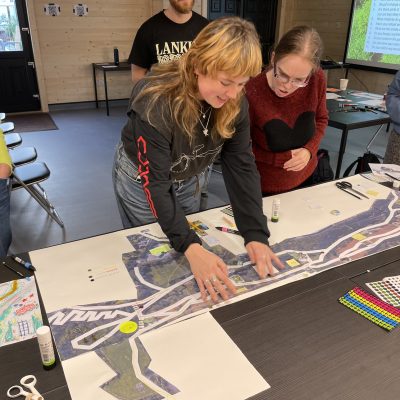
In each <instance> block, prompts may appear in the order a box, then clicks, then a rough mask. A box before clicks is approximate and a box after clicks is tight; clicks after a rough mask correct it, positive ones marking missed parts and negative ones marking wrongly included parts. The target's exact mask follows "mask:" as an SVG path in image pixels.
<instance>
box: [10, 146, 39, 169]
mask: <svg viewBox="0 0 400 400" xmlns="http://www.w3.org/2000/svg"><path fill="white" fill-rule="evenodd" d="M8 154H10V157H11V161H12V163H13V164H14V166H16V167H18V166H19V165H24V164H28V163H31V162H33V161H35V160H36V159H37V152H36V149H35V148H34V147H18V148H16V149H13V150H10V151H9V152H8Z"/></svg>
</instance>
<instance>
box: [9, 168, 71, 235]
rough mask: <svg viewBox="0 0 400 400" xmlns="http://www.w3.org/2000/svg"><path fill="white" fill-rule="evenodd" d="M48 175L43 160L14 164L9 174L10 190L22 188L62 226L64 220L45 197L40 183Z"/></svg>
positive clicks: (48, 172)
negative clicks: (10, 174)
mask: <svg viewBox="0 0 400 400" xmlns="http://www.w3.org/2000/svg"><path fill="white" fill-rule="evenodd" d="M49 176H50V170H49V168H48V167H47V165H46V164H45V163H44V162H33V163H30V164H24V165H20V166H15V168H14V170H13V173H12V176H11V178H12V179H11V190H18V189H21V188H24V189H25V190H26V191H27V192H28V193H29V194H30V195H31V196H32V197H33V198H34V199H35V200H36V201H37V202H38V203H39V205H40V206H41V207H42V208H43V209H44V210H45V211H46V212H47V214H48V215H49V216H50V217H51V218H52V219H53V220H54V221H56V222H57V224H58V225H60V226H61V228H64V222H63V221H62V219H61V218H60V216H59V215H58V212H57V210H56V209H55V208H54V206H53V205H52V204H51V203H50V201H49V199H48V198H47V194H46V191H45V190H44V188H43V187H42V186H41V185H40V183H41V182H43V181H45V180H46V179H47V178H48V177H49Z"/></svg>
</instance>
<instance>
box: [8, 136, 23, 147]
mask: <svg viewBox="0 0 400 400" xmlns="http://www.w3.org/2000/svg"><path fill="white" fill-rule="evenodd" d="M4 141H5V142H6V146H7V148H8V149H13V148H14V147H17V146H19V145H20V144H21V143H22V138H21V135H20V134H19V133H7V134H6V135H4Z"/></svg>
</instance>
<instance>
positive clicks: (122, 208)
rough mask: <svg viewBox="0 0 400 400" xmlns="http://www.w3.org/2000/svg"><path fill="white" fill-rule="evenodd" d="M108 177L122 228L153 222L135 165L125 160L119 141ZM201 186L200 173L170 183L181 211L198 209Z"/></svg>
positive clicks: (127, 159)
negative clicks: (111, 181)
mask: <svg viewBox="0 0 400 400" xmlns="http://www.w3.org/2000/svg"><path fill="white" fill-rule="evenodd" d="M112 178H113V185H114V192H115V196H116V198H117V204H118V209H119V213H120V215H121V220H122V224H123V226H124V228H132V227H134V226H140V225H144V224H149V223H152V222H155V221H156V218H155V217H154V215H153V213H152V212H151V210H150V207H149V203H148V202H147V198H146V195H145V193H144V191H143V188H142V183H141V181H140V176H139V171H138V167H137V166H136V165H135V164H134V163H133V162H132V161H130V160H129V158H128V156H127V155H126V153H125V150H124V148H123V145H122V143H119V145H118V146H117V149H116V151H115V157H114V166H113V176H112ZM203 185H204V172H203V173H201V174H199V175H197V176H193V177H192V178H189V179H187V180H184V181H176V182H174V183H173V187H174V191H175V194H176V197H177V199H178V203H179V204H180V206H181V207H182V209H183V211H184V212H185V214H191V213H195V212H198V211H199V209H200V198H201V189H202V187H203Z"/></svg>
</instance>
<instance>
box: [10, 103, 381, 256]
mask: <svg viewBox="0 0 400 400" xmlns="http://www.w3.org/2000/svg"><path fill="white" fill-rule="evenodd" d="M87 107H88V108H86V109H82V108H77V109H68V110H57V111H52V112H51V113H50V114H51V116H52V118H53V119H54V122H55V123H56V125H57V126H58V128H59V129H58V130H52V131H43V132H29V133H22V134H21V136H22V139H23V144H22V145H23V146H34V147H36V149H37V152H38V160H39V161H44V162H46V163H47V165H48V167H49V168H50V170H51V176H50V178H49V179H48V180H47V181H45V182H44V183H43V186H44V188H45V189H46V191H47V194H48V197H49V199H50V201H51V202H52V203H53V204H54V206H55V207H56V209H57V211H58V212H59V214H60V216H61V218H62V219H63V220H64V223H65V228H64V229H61V228H60V227H59V226H58V225H57V224H56V223H55V222H54V221H53V220H51V219H50V218H49V217H48V216H47V214H46V212H45V211H44V210H43V209H41V208H40V206H39V205H38V204H37V203H36V201H35V200H33V198H31V197H30V196H29V195H28V193H27V192H25V191H24V190H23V189H20V190H17V191H15V192H13V193H12V197H11V203H12V205H11V208H12V209H11V224H12V231H13V242H12V245H11V248H10V251H11V252H12V253H20V252H25V251H30V250H34V249H39V248H43V247H48V246H51V245H55V244H59V243H64V242H68V241H73V240H79V239H82V238H86V237H90V236H95V235H99V234H102V233H107V232H112V231H115V230H119V229H121V228H122V224H121V221H120V217H119V214H118V209H117V205H116V201H115V196H114V191H113V187H112V182H111V169H112V164H113V156H114V149H115V146H116V145H117V143H118V141H119V138H120V132H121V128H122V127H123V125H124V123H125V121H126V113H125V111H126V106H125V105H124V106H121V105H118V106H112V108H111V112H110V116H109V117H107V116H106V113H105V110H104V108H102V109H98V110H97V109H95V108H93V107H92V106H91V105H88V106H87ZM89 107H91V108H89ZM374 132H375V129H374V128H365V129H360V130H356V131H351V132H350V134H349V139H348V145H347V151H346V154H345V156H344V159H343V169H342V171H343V170H344V169H345V168H346V167H347V166H348V165H349V164H350V163H351V162H352V161H353V160H354V159H355V158H356V157H357V156H359V155H361V154H362V153H363V152H364V151H365V146H366V144H367V143H368V141H369V139H370V138H371V137H372V135H373V134H374ZM387 136H388V134H387V133H386V132H382V133H380V134H379V136H378V137H377V139H376V140H375V141H374V143H373V145H372V147H371V150H372V151H373V152H376V153H378V154H381V155H383V154H384V151H385V148H386V143H387ZM339 144H340V134H339V131H338V130H336V129H333V128H328V129H327V132H326V135H325V137H324V139H323V141H322V144H321V147H324V148H326V149H328V150H329V152H330V156H331V165H332V168H333V170H335V169H336V162H337V151H338V149H339ZM227 202H228V197H227V194H226V190H225V187H224V183H223V179H222V176H221V174H219V173H216V172H214V173H213V174H212V176H211V180H210V185H209V200H208V207H210V208H212V207H217V206H221V205H223V204H226V203H227Z"/></svg>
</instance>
